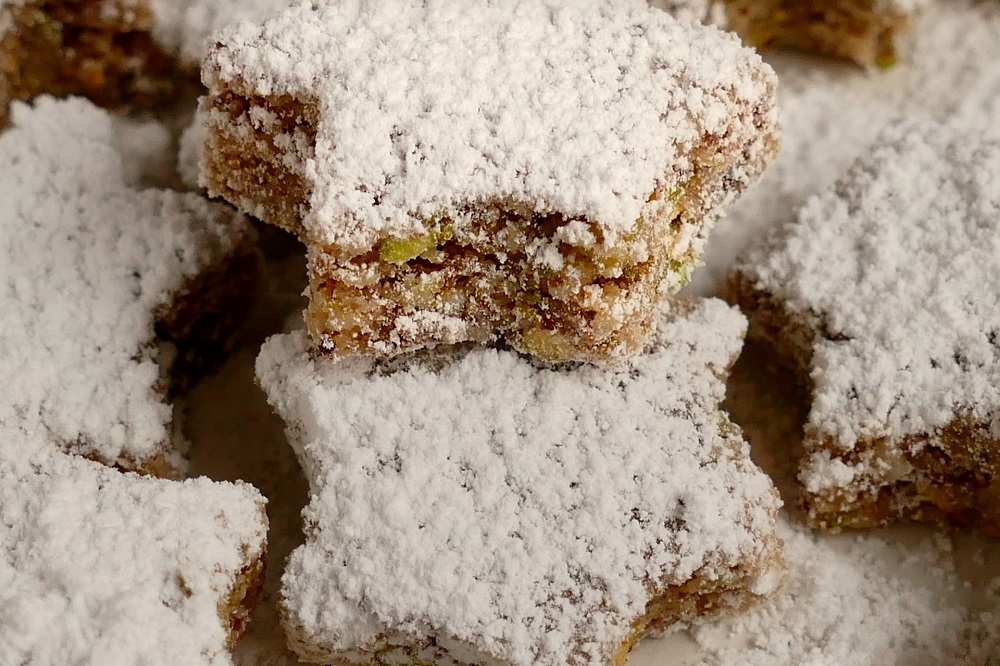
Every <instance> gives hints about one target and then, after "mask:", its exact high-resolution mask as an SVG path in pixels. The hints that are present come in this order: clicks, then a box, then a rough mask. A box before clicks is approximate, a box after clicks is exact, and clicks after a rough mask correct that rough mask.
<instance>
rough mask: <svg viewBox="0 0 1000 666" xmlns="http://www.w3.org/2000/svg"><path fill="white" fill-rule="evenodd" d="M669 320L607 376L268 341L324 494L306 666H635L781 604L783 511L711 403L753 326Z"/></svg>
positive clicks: (283, 407) (459, 354)
mask: <svg viewBox="0 0 1000 666" xmlns="http://www.w3.org/2000/svg"><path fill="white" fill-rule="evenodd" d="M659 316H660V317H661V320H660V322H659V326H658V329H657V332H656V334H655V335H654V337H653V339H652V340H651V342H650V343H649V345H648V347H647V348H646V349H645V350H644V351H643V353H642V354H640V355H638V356H635V357H634V358H631V359H630V360H628V361H626V362H625V363H624V364H622V365H620V366H616V369H613V370H608V369H601V368H598V367H595V366H592V365H587V364H557V365H551V364H543V363H541V362H539V361H537V360H532V359H531V358H530V357H525V356H522V355H520V354H518V353H516V352H513V351H505V350H498V349H491V348H486V347H477V346H458V347H451V348H447V347H444V346H441V347H438V348H436V349H434V350H425V351H423V352H418V353H416V354H413V355H409V356H404V357H398V358H396V359H390V360H376V359H373V358H371V357H359V356H351V357H346V358H333V359H331V358H324V357H318V358H317V357H315V356H313V355H312V354H311V353H310V345H309V342H308V340H307V336H306V334H305V333H304V332H298V333H293V334H287V335H282V336H277V337H274V338H271V339H270V340H269V341H268V342H267V343H266V344H265V346H264V348H263V350H262V351H261V354H260V356H259V357H258V361H257V373H258V378H259V380H260V383H261V385H262V386H263V388H264V390H265V391H266V392H267V394H268V399H269V402H270V403H271V405H272V406H273V407H274V408H275V409H276V410H277V412H278V413H279V414H280V415H281V416H282V417H283V418H284V419H285V421H286V424H287V432H288V436H289V439H290V441H291V443H292V445H293V447H294V448H295V450H296V452H297V454H298V456H299V458H300V461H301V463H302V467H303V469H304V470H305V473H306V476H307V478H308V479H309V482H310V486H311V495H312V499H311V501H310V503H309V505H308V506H307V508H306V509H305V510H304V513H303V518H304V523H305V529H306V543H305V545H304V546H301V547H300V548H299V549H297V550H296V551H295V552H294V553H293V554H292V556H291V558H290V560H289V563H288V568H287V570H286V572H285V574H284V577H283V593H282V594H283V601H282V604H283V614H284V624H285V626H286V629H287V631H288V635H289V642H290V645H291V647H292V648H293V649H294V650H295V651H296V652H297V653H298V654H299V656H300V658H302V659H303V660H305V661H308V662H311V663H312V662H315V663H352V664H368V663H394V664H395V663H400V664H403V663H420V664H425V663H447V664H516V665H524V666H527V665H529V664H622V663H623V662H624V660H625V658H626V656H627V654H628V652H629V650H630V648H631V647H632V645H633V643H634V642H635V641H636V640H638V638H640V637H641V636H643V635H644V634H646V633H648V632H650V631H656V630H662V629H664V628H665V627H667V626H669V625H670V624H672V623H674V622H676V621H679V620H686V619H690V618H694V617H696V616H699V615H702V614H705V613H710V612H714V611H718V610H723V609H727V608H729V609H733V608H740V607H742V606H744V605H745V604H748V603H750V602H751V601H753V600H755V599H757V598H759V597H760V596H762V595H766V594H768V593H770V592H771V591H773V589H774V588H775V587H776V585H777V584H778V582H779V580H780V577H781V572H782V570H783V564H782V561H781V557H780V552H779V546H780V543H779V541H778V539H777V537H776V536H775V514H776V511H777V509H778V506H779V503H780V502H779V500H778V497H777V493H776V492H775V490H774V488H773V486H772V485H771V482H770V480H769V479H768V478H767V477H766V476H765V475H764V474H763V473H762V472H761V471H760V470H759V469H757V468H756V466H754V464H753V463H752V462H751V461H750V458H749V455H748V453H749V450H748V446H747V444H746V442H745V441H744V440H743V438H742V436H741V434H740V431H739V428H738V427H736V426H735V425H733V424H732V423H731V422H730V421H729V419H728V418H727V416H726V414H725V413H724V412H722V411H721V410H720V407H719V402H720V401H721V400H722V398H723V395H724V393H725V381H724V378H725V375H726V374H727V372H728V368H729V366H730V364H731V362H732V361H733V360H734V358H735V357H736V356H737V354H738V353H739V350H740V347H741V343H742V338H743V333H744V331H745V326H746V320H745V319H744V318H743V317H742V316H741V315H740V314H739V313H737V312H736V311H735V310H733V309H731V308H730V307H728V306H726V305H725V304H723V303H722V302H721V301H716V300H706V301H694V302H686V301H679V302H678V303H676V304H675V305H673V306H670V307H669V308H668V307H667V306H664V309H662V310H661V311H660V313H659Z"/></svg>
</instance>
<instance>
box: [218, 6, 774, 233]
mask: <svg viewBox="0 0 1000 666" xmlns="http://www.w3.org/2000/svg"><path fill="white" fill-rule="evenodd" d="M314 5H315V7H314V6H313V5H310V4H302V5H300V6H297V7H294V8H292V9H289V10H287V11H285V12H282V13H280V14H278V15H277V16H275V17H273V18H272V19H271V20H269V21H267V22H265V23H264V24H263V25H262V26H250V25H249V24H240V25H238V26H235V27H230V28H229V29H227V30H225V31H223V32H222V33H220V34H219V35H218V40H219V42H220V44H221V46H220V47H218V48H217V49H216V50H215V51H213V52H212V53H211V54H210V55H209V57H208V59H207V60H206V65H205V68H204V69H203V79H204V80H205V82H206V84H208V85H209V87H210V88H214V87H218V85H221V83H222V82H224V81H237V80H238V81H239V84H238V85H239V86H240V87H245V88H247V89H246V90H245V91H242V92H245V93H246V94H259V95H263V96H269V95H280V94H290V95H293V96H296V97H298V98H299V99H301V100H303V101H309V100H317V102H318V105H319V107H320V109H321V111H322V113H323V114H324V117H323V119H322V121H321V123H320V126H319V127H318V128H317V131H318V136H317V146H316V152H315V159H311V160H308V161H307V169H308V173H307V176H308V178H309V180H311V181H313V183H314V188H313V192H312V201H311V203H312V211H313V212H312V213H311V214H310V216H309V218H308V219H307V220H305V224H306V228H307V230H308V231H309V233H310V235H311V239H312V240H314V241H316V242H323V243H332V244H336V245H340V246H344V247H347V248H351V249H354V250H356V251H364V250H366V249H367V248H369V247H370V246H371V245H372V244H373V243H374V242H375V241H376V240H377V239H379V238H382V237H384V236H387V235H393V236H407V235H410V234H413V233H422V232H423V220H425V219H430V218H433V217H434V216H436V215H439V214H440V213H441V212H442V211H448V212H451V213H453V214H458V212H460V211H459V210H458V208H459V207H460V206H462V205H466V204H467V203H468V202H477V201H485V200H496V199H500V200H503V199H506V198H512V199H514V200H516V201H523V202H527V203H528V204H529V205H532V206H535V205H538V206H540V207H541V208H542V209H544V210H551V211H558V212H561V213H563V214H565V215H567V216H568V217H575V216H586V217H588V218H589V219H591V220H593V221H595V222H596V223H597V224H598V225H599V226H600V228H601V229H602V231H603V232H604V234H605V236H606V238H605V242H609V243H610V242H613V241H614V239H615V238H616V237H617V236H618V235H620V234H624V233H627V232H628V231H630V230H631V229H632V228H633V227H634V225H635V224H636V222H637V220H638V219H639V216H640V211H641V210H642V208H643V206H644V205H645V204H646V203H647V201H648V199H649V197H650V195H651V194H652V193H653V192H654V190H656V189H659V190H661V191H665V192H670V191H672V190H673V189H674V188H675V187H676V186H677V185H679V184H682V183H683V182H686V181H687V179H688V178H689V177H690V176H691V173H690V169H691V164H690V157H689V152H690V150H691V149H692V147H694V146H696V145H699V144H700V143H701V142H702V140H703V137H704V136H712V135H714V136H720V137H721V136H723V135H725V136H727V140H728V139H731V138H733V137H734V136H738V135H742V134H746V135H747V137H748V140H747V141H746V142H745V143H746V144H747V145H753V142H752V141H751V140H750V138H752V137H756V136H758V135H759V133H760V130H758V129H757V128H754V127H752V125H753V123H752V121H751V119H750V117H749V116H750V115H751V114H749V113H746V111H747V109H748V108H750V109H752V108H754V107H758V106H760V107H763V108H765V109H767V108H768V106H769V104H770V102H769V99H770V86H771V85H772V84H773V79H772V78H771V76H770V70H769V69H767V68H763V67H762V65H761V62H760V59H759V58H758V57H757V56H756V54H754V53H753V52H751V51H750V50H747V49H744V48H743V47H742V46H740V44H739V41H738V40H737V39H736V38H735V37H734V36H733V35H731V34H726V33H722V32H720V31H718V30H716V29H714V28H706V27H703V26H700V25H696V24H694V23H691V22H686V21H683V22H682V21H676V20H674V19H673V18H671V17H670V16H669V15H668V14H667V13H666V12H662V11H658V10H654V9H651V8H649V7H648V6H647V5H646V3H645V2H642V1H641V0H615V1H613V2H605V1H604V0H542V1H534V0H532V1H518V0H488V1H485V2H476V3H461V2H459V3H455V2H451V1H450V0H428V1H427V2H415V1H410V0H397V1H393V2H379V3H366V2H362V1H361V0H345V1H343V2H336V3H333V2H318V3H314ZM458 54H461V56H459V55H458ZM459 81H460V82H463V85H456V82H459ZM738 108H743V110H744V113H743V114H742V117H737V116H736V114H735V111H736V110H737V109H738ZM772 118H773V116H772ZM754 150H763V146H758V147H756V148H754ZM749 161H750V162H754V161H755V156H753V155H751V156H749Z"/></svg>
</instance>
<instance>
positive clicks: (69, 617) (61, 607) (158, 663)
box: [0, 424, 267, 666]
mask: <svg viewBox="0 0 1000 666" xmlns="http://www.w3.org/2000/svg"><path fill="white" fill-rule="evenodd" d="M48 439H49V435H48V433H47V432H45V431H44V430H42V431H38V432H34V433H29V434H26V433H24V432H23V431H22V430H20V429H18V428H11V427H9V426H8V425H7V424H0V582H2V584H0V654H2V655H3V661H4V663H10V664H35V665H38V666H56V665H59V664H107V665H108V666H117V665H121V666H126V665H130V664H148V665H149V666H168V665H173V664H190V665H192V666H201V665H204V666H224V665H226V664H230V665H231V664H232V660H231V659H230V657H229V652H228V650H229V649H230V648H231V647H232V644H233V642H234V641H235V639H236V636H238V635H239V633H240V632H241V631H242V629H243V627H244V625H245V623H246V621H247V619H248V617H249V615H250V610H251V609H252V608H253V605H254V603H255V602H256V598H257V596H258V594H259V590H260V585H261V583H262V579H263V567H264V563H263V556H264V541H265V535H266V530H267V521H266V518H265V517H264V499H263V498H262V497H261V495H260V494H259V493H258V492H257V491H256V490H254V489H253V488H252V487H250V486H248V485H246V484H230V483H214V482H211V481H209V480H208V479H190V480H187V481H183V482H175V481H166V480H162V479H153V478H149V477H141V476H138V475H135V474H122V473H121V472H118V471H116V470H113V469H110V468H107V467H105V466H103V465H100V464H98V463H95V462H92V461H89V460H84V459H81V458H78V457H75V456H69V455H66V454H63V453H59V452H58V451H55V450H54V449H53V447H52V446H51V443H50V442H49V441H48Z"/></svg>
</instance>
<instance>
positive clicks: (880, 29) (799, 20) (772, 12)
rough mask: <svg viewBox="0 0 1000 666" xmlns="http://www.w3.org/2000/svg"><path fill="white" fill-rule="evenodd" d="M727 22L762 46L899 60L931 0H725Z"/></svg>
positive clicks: (887, 62)
mask: <svg viewBox="0 0 1000 666" xmlns="http://www.w3.org/2000/svg"><path fill="white" fill-rule="evenodd" d="M719 2H720V3H721V4H722V5H723V6H724V7H725V17H726V20H725V24H726V27H728V28H729V29H730V30H734V31H736V32H737V33H738V34H739V35H740V36H741V37H742V38H743V39H744V40H746V42H747V44H750V45H752V46H755V47H757V48H760V49H767V48H774V47H783V46H789V47H795V48H800V49H806V50H809V51H816V52H819V53H827V54H830V55H835V56H840V57H842V58H848V59H850V60H853V61H854V62H856V63H858V64H859V65H863V66H865V67H880V68H885V67H890V66H892V65H894V64H895V63H896V61H897V59H898V57H899V53H900V51H901V49H902V48H903V42H904V40H905V37H906V36H907V34H908V32H909V30H910V27H911V25H912V22H913V18H914V15H915V14H916V13H917V12H918V11H919V10H920V8H921V7H922V6H923V5H925V4H926V0H849V1H844V0H842V1H838V2H833V1H832V0H811V1H805V2H804V1H803V0H719Z"/></svg>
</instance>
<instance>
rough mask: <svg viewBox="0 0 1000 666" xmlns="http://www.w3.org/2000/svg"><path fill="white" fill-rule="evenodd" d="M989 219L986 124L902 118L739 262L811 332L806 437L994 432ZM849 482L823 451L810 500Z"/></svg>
mask: <svg viewBox="0 0 1000 666" xmlns="http://www.w3.org/2000/svg"><path fill="white" fill-rule="evenodd" d="M998 224H1000V134H998V133H997V132H996V131H995V128H994V129H992V130H991V129H989V128H986V129H983V130H981V131H976V132H966V131H964V130H958V129H955V128H954V127H948V126H943V125H938V124H935V123H930V122H926V121H919V120H906V121H899V122H896V123H895V124H893V125H891V126H890V127H889V128H887V129H886V130H884V131H883V133H882V135H881V137H880V139H879V140H878V141H877V142H876V144H875V146H874V147H873V148H872V149H871V150H870V151H869V153H868V154H867V155H865V156H864V157H862V158H861V159H859V160H858V161H857V162H856V163H855V165H854V166H853V167H852V168H851V170H850V171H849V172H848V173H847V174H846V175H845V176H844V177H843V178H841V179H840V180H839V181H838V182H837V183H836V184H835V185H834V186H833V187H832V188H831V189H830V190H828V191H827V192H825V193H824V194H822V195H819V196H817V197H814V198H813V199H811V200H810V201H809V202H808V203H807V204H806V205H805V207H804V208H803V209H802V211H801V212H800V214H799V218H798V222H797V223H796V224H793V225H790V226H789V227H787V228H786V229H784V230H782V232H781V233H780V234H779V235H778V236H779V237H778V238H777V239H774V240H773V242H772V244H771V245H770V246H769V247H767V248H759V249H757V250H755V251H754V252H751V253H750V254H749V256H748V257H747V258H746V259H745V260H743V261H742V262H741V264H740V268H739V270H740V272H741V273H743V274H744V275H746V276H747V277H748V279H750V280H751V281H752V282H753V283H754V284H755V288H756V289H760V290H761V291H763V292H768V293H770V294H772V295H773V296H774V297H775V298H777V299H778V300H779V301H781V302H782V304H783V307H785V308H786V309H787V310H788V312H789V314H790V315H791V316H792V317H793V318H794V319H795V320H797V321H799V322H801V323H802V325H804V326H806V327H808V328H809V329H810V330H811V331H813V332H814V333H815V335H816V336H817V337H816V339H815V341H814V343H813V350H812V352H813V353H812V371H811V378H812V382H813V385H814V387H813V395H814V398H813V406H812V409H811V411H810V415H809V422H808V424H807V430H808V431H809V432H810V433H811V436H815V438H817V439H818V440H819V441H824V442H829V443H830V444H832V445H833V446H835V447H837V448H839V449H842V450H845V451H846V450H851V449H852V448H853V447H854V446H855V443H856V442H858V440H861V439H865V440H869V441H871V440H878V439H880V438H884V439H885V441H886V442H888V444H889V445H890V446H891V445H894V444H896V445H898V444H899V443H901V442H903V441H904V440H905V439H906V438H907V437H910V436H914V435H919V434H922V433H929V434H930V435H931V436H932V437H938V436H939V433H940V430H941V429H942V428H943V427H944V426H946V425H948V424H949V423H950V422H951V421H953V420H954V419H955V418H956V417H958V416H961V417H963V418H967V419H969V420H970V421H971V422H973V423H979V424H987V427H988V428H989V429H991V430H992V432H994V433H996V432H998V429H1000V371H998V367H1000V366H998V364H997V362H998V360H1000V346H998V344H1000V343H998V341H997V335H998V333H1000V296H998V294H997V292H996V290H995V289H993V288H992V287H991V286H990V285H991V284H992V283H993V280H994V276H995V274H996V273H997V271H998V270H1000V234H998V233H997V231H998ZM935 433H937V434H935ZM861 464H864V463H861ZM858 473H859V472H858V469H857V468H856V467H855V466H854V465H853V464H849V463H846V462H844V461H843V460H838V459H836V458H831V454H830V452H828V451H818V452H816V453H814V454H813V456H812V459H811V460H810V461H809V462H807V463H806V465H805V466H804V468H803V474H802V479H803V481H804V482H805V484H806V487H807V489H808V490H809V491H810V492H817V491H819V490H821V489H823V488H829V487H833V486H843V485H847V484H849V483H850V482H851V481H852V480H853V479H854V477H855V475H856V474H858Z"/></svg>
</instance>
